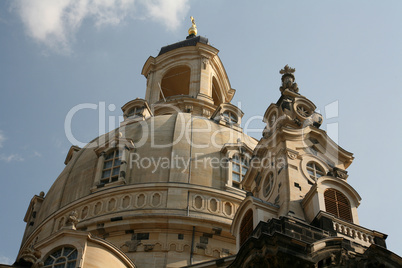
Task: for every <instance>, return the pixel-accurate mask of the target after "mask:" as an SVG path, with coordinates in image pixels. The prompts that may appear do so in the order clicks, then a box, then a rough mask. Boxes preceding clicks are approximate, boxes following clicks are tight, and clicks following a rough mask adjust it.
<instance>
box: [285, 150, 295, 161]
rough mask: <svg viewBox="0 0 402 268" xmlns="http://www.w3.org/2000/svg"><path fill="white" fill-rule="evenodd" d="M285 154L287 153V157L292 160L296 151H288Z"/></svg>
mask: <svg viewBox="0 0 402 268" xmlns="http://www.w3.org/2000/svg"><path fill="white" fill-rule="evenodd" d="M287 154H288V157H289V158H290V159H292V160H294V159H296V158H297V153H294V152H290V151H288V152H287Z"/></svg>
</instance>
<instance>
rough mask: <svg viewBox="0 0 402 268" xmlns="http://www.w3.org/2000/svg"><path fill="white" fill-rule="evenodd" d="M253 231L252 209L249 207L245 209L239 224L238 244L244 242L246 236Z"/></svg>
mask: <svg viewBox="0 0 402 268" xmlns="http://www.w3.org/2000/svg"><path fill="white" fill-rule="evenodd" d="M252 232H253V211H252V210H251V209H249V210H247V212H246V214H244V217H243V219H242V221H241V224H240V245H243V244H244V242H246V240H247V238H249V237H250V235H251V233H252Z"/></svg>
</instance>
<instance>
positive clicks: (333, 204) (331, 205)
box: [324, 188, 353, 222]
mask: <svg viewBox="0 0 402 268" xmlns="http://www.w3.org/2000/svg"><path fill="white" fill-rule="evenodd" d="M331 192H333V196H334V198H332V196H330V194H331ZM324 204H325V211H326V212H327V213H330V214H331V215H334V216H335V217H337V218H339V219H341V220H344V221H348V222H353V214H352V207H351V205H350V201H349V199H348V198H347V196H346V195H345V194H343V193H342V192H341V191H339V190H337V189H334V188H327V189H326V190H325V191H324Z"/></svg>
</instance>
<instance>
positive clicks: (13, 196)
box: [0, 0, 402, 263]
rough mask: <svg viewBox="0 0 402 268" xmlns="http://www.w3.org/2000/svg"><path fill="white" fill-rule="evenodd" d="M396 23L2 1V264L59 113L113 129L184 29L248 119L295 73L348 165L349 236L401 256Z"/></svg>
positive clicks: (342, 13)
mask: <svg viewBox="0 0 402 268" xmlns="http://www.w3.org/2000/svg"><path fill="white" fill-rule="evenodd" d="M401 12H402V2H401V1H386V2H381V3H380V1H353V2H351V1H286V2H283V1H281V2H279V1H253V2H251V1H224V0H221V1H212V0H205V1H188V0H180V1H175V0H170V1H161V0H155V1H145V0H135V1H134V0H85V1H84V0H82V1H78V0H60V1H54V0H14V1H10V0H4V1H1V2H0V33H1V35H0V39H1V40H0V44H1V49H0V92H1V98H0V104H1V105H0V116H1V117H0V171H1V176H0V180H1V183H2V184H1V185H2V186H1V188H0V212H1V214H2V220H1V221H0V241H2V242H3V243H1V244H0V263H2V262H13V261H14V259H15V257H16V254H17V252H18V248H19V246H20V242H21V238H22V234H23V232H24V228H25V223H24V222H23V218H24V215H25V212H26V209H27V207H28V205H29V201H30V199H31V198H32V196H33V195H35V194H39V192H40V191H44V192H45V193H46V192H47V190H48V189H49V187H50V186H51V184H52V183H53V181H54V180H55V179H56V178H57V176H58V174H59V173H60V172H61V171H62V169H63V167H64V163H63V162H64V159H65V157H66V154H67V152H68V149H69V148H70V146H71V145H72V144H71V143H70V141H69V140H68V139H67V137H66V134H65V130H64V120H65V118H66V115H67V113H68V111H69V110H70V109H72V108H73V107H74V106H76V105H79V104H82V103H91V104H97V105H98V104H99V103H101V102H104V103H105V105H106V107H108V105H110V104H113V105H115V106H116V107H117V109H116V110H115V111H107V114H106V115H107V116H108V117H112V118H116V121H117V118H118V116H119V115H121V110H120V108H119V107H121V106H122V105H124V104H125V103H126V102H128V101H130V100H132V99H135V98H137V97H140V98H144V97H145V78H144V77H142V76H141V69H142V66H143V64H144V63H145V61H146V59H147V58H148V57H149V56H151V55H152V56H156V55H157V54H158V52H159V49H160V48H161V47H162V46H165V45H167V44H171V43H174V42H177V41H181V40H183V39H184V38H185V37H186V35H187V29H188V28H189V27H190V25H191V24H190V20H189V17H190V16H194V17H195V20H196V23H197V27H198V33H199V34H200V35H203V36H206V37H207V38H209V41H210V43H211V45H213V46H214V47H216V48H218V49H219V50H220V53H219V56H220V58H221V60H222V62H223V64H224V66H225V68H226V71H227V74H228V76H229V79H230V81H231V86H232V87H233V88H235V89H236V90H237V92H236V95H235V97H234V100H233V101H232V103H234V104H238V102H241V109H242V110H243V112H244V113H245V118H246V119H247V118H251V117H253V116H261V115H263V114H264V112H265V110H266V108H267V107H268V106H269V104H270V103H272V102H276V101H277V99H278V98H279V96H280V92H279V86H280V74H279V70H280V69H281V68H283V66H284V65H285V64H289V65H290V66H292V67H295V68H296V73H295V76H296V82H297V83H298V85H299V89H300V93H301V94H303V95H305V96H307V97H308V98H310V99H311V100H312V101H313V102H314V103H315V104H316V105H317V107H318V109H319V110H320V111H321V113H322V114H323V115H324V118H327V119H325V121H324V124H323V128H324V129H325V128H326V127H327V126H328V125H329V124H331V127H332V129H331V136H332V137H333V138H334V139H338V141H339V144H340V145H341V146H342V147H343V148H344V149H346V150H348V151H351V152H353V153H354V156H355V160H354V162H353V164H352V165H351V167H350V168H349V169H348V171H349V175H350V176H349V179H348V182H349V183H350V184H351V185H352V186H353V187H354V188H355V189H356V190H357V191H358V192H359V194H360V195H361V197H362V203H361V206H360V207H359V209H358V212H359V219H360V224H361V225H362V226H364V227H367V228H369V229H374V230H378V231H380V232H383V233H386V234H388V235H389V237H388V239H387V243H388V248H389V249H390V250H392V251H394V252H396V253H397V254H399V255H402V247H401V246H400V242H399V241H398V238H399V239H400V238H401V237H402V231H401V228H400V224H401V223H402V218H401V217H402V216H401V215H402V214H401V204H402V195H401V194H400V189H401V188H402V180H401V175H400V173H401V172H400V166H399V164H400V163H401V162H402V156H401V153H400V150H401V149H402V146H401V145H402V142H401V138H400V137H401V136H402V124H401V123H400V120H401V116H402V108H401V105H400V101H401V100H402V93H401V85H402V78H401V62H402V52H401V51H402V50H401V48H402V32H401V29H402V22H401V19H400V14H401ZM325 107H327V113H325ZM331 113H332V114H331ZM98 116H99V115H98V111H97V110H90V109H87V110H84V111H80V112H79V113H77V114H76V115H75V116H74V117H73V124H72V131H73V134H74V136H75V137H76V139H77V140H79V141H81V142H83V143H85V142H88V141H90V140H92V139H93V138H95V137H96V136H98V135H99V134H101V133H99V124H98ZM243 121H245V120H243ZM116 126H117V125H113V124H112V125H109V124H107V125H106V127H107V129H109V128H114V127H116ZM253 126H254V127H259V128H261V127H263V125H262V123H261V122H257V121H256V122H255V123H254V124H253ZM331 127H330V126H328V128H331ZM336 129H337V131H334V130H336ZM250 134H251V135H253V136H255V137H257V138H259V137H260V136H261V135H260V132H258V131H257V132H256V133H250ZM4 241H7V243H4Z"/></svg>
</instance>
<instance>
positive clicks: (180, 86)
mask: <svg viewBox="0 0 402 268" xmlns="http://www.w3.org/2000/svg"><path fill="white" fill-rule="evenodd" d="M190 74H191V69H190V68H189V67H187V66H178V67H175V68H172V69H171V70H169V71H168V72H167V73H166V74H165V75H164V76H163V78H162V81H161V88H162V92H163V95H164V97H165V98H168V97H170V96H175V95H188V94H189V92H190ZM162 98H163V97H162V94H160V99H162Z"/></svg>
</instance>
